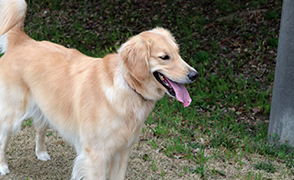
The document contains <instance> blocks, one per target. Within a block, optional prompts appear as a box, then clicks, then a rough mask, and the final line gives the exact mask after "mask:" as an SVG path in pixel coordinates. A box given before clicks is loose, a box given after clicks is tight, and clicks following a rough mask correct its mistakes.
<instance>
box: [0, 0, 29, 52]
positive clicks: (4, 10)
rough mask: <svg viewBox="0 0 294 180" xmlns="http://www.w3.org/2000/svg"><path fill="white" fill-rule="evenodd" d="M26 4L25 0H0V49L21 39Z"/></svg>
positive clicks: (5, 48)
mask: <svg viewBox="0 0 294 180" xmlns="http://www.w3.org/2000/svg"><path fill="white" fill-rule="evenodd" d="M26 9H27V4H26V2H25V0H0V50H1V53H4V52H6V50H7V49H9V47H10V46H12V45H14V44H16V43H19V42H20V41H22V40H23V36H22V35H23V34H24V32H23V26H24V19H25V14H26Z"/></svg>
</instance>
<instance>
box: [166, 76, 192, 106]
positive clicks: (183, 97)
mask: <svg viewBox="0 0 294 180" xmlns="http://www.w3.org/2000/svg"><path fill="white" fill-rule="evenodd" d="M165 80H166V81H167V82H168V83H169V84H170V85H171V86H172V88H173V89H174V91H175V93H176V98H177V100H179V101H180V102H182V103H183V106H184V107H188V106H189V105H190V103H191V102H192V100H191V98H190V95H189V93H188V91H187V89H186V88H185V86H183V85H182V84H179V83H176V82H173V81H171V80H169V79H168V78H165Z"/></svg>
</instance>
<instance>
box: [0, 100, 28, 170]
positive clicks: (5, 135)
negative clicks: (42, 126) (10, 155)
mask: <svg viewBox="0 0 294 180" xmlns="http://www.w3.org/2000/svg"><path fill="white" fill-rule="evenodd" d="M1 103H3V102H1ZM3 106H5V105H3V104H1V107H0V174H1V175H6V174H8V173H9V172H10V171H9V169H8V165H7V160H6V156H5V153H6V148H7V144H8V141H9V139H10V137H11V136H12V135H13V134H14V133H15V132H17V131H18V130H19V129H20V127H21V122H22V116H23V114H24V112H23V111H20V110H17V107H11V106H6V107H3ZM14 108H15V109H14Z"/></svg>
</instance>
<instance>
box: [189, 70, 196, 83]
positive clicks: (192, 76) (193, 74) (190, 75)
mask: <svg viewBox="0 0 294 180" xmlns="http://www.w3.org/2000/svg"><path fill="white" fill-rule="evenodd" d="M197 76H198V72H197V71H190V72H189V74H188V78H189V79H190V80H191V81H194V80H195V79H196V77H197Z"/></svg>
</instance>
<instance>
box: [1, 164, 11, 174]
mask: <svg viewBox="0 0 294 180" xmlns="http://www.w3.org/2000/svg"><path fill="white" fill-rule="evenodd" d="M8 173H10V171H9V168H8V165H7V164H2V165H0V174H1V175H6V174H8Z"/></svg>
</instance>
